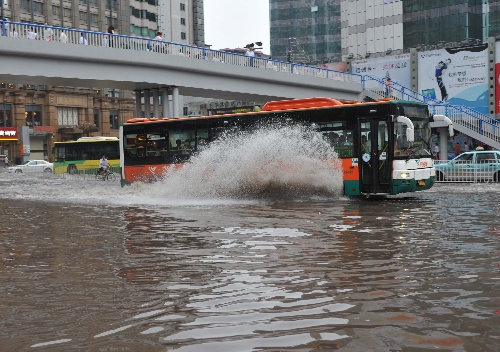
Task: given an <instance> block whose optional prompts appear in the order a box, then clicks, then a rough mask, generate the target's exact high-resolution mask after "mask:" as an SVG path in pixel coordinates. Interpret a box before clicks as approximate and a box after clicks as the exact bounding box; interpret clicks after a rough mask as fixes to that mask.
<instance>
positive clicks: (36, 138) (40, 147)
mask: <svg viewBox="0 0 500 352" xmlns="http://www.w3.org/2000/svg"><path fill="white" fill-rule="evenodd" d="M53 134H54V127H53V126H33V129H30V159H32V160H49V154H50V147H51V144H52V135H53Z"/></svg>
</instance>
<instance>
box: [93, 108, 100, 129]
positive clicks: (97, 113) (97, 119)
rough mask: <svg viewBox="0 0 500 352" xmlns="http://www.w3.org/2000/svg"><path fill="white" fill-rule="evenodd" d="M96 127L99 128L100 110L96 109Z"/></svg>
mask: <svg viewBox="0 0 500 352" xmlns="http://www.w3.org/2000/svg"><path fill="white" fill-rule="evenodd" d="M94 127H97V128H99V109H94Z"/></svg>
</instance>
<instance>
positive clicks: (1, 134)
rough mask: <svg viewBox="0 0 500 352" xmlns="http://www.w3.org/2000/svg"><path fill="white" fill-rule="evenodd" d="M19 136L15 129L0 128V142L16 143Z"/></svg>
mask: <svg viewBox="0 0 500 352" xmlns="http://www.w3.org/2000/svg"><path fill="white" fill-rule="evenodd" d="M17 140H19V136H18V134H17V128H15V127H0V141H17Z"/></svg>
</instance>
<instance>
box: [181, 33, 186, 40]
mask: <svg viewBox="0 0 500 352" xmlns="http://www.w3.org/2000/svg"><path fill="white" fill-rule="evenodd" d="M181 39H182V40H186V32H181Z"/></svg>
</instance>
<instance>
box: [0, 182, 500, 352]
mask: <svg viewBox="0 0 500 352" xmlns="http://www.w3.org/2000/svg"><path fill="white" fill-rule="evenodd" d="M0 176H1V179H0V186H1V190H2V192H1V196H0V220H1V222H2V230H1V233H2V235H1V244H2V245H1V247H0V248H1V249H0V257H1V267H0V269H1V270H0V279H1V282H2V285H1V286H0V316H1V328H0V351H203V352H208V351H334V350H340V351H359V352H364V351H430V350H439V351H498V350H500V329H499V326H500V315H499V314H500V301H499V297H500V273H499V260H498V258H499V244H498V243H499V239H500V221H499V214H500V185H498V184H477V185H474V184H461V185H450V184H448V185H437V186H436V187H434V188H433V189H431V190H430V191H427V192H424V193H416V194H411V195H406V196H402V197H396V198H392V199H382V200H355V199H347V198H343V197H339V196H330V197H323V198H321V197H318V196H314V197H311V198H309V199H307V198H302V199H301V200H296V201H292V200H290V199H279V198H274V199H248V198H247V199H234V198H233V199H223V198H213V199H208V198H202V199H182V198H172V197H169V196H168V194H169V191H168V189H164V187H165V186H164V185H162V184H161V182H159V183H156V184H143V185H141V184H136V185H133V186H132V187H125V188H121V187H120V185H119V182H115V183H108V182H98V181H92V180H82V179H78V178H74V179H70V178H65V179H63V178H58V177H56V176H49V177H43V178H39V177H30V176H24V175H21V176H18V175H9V174H6V173H2V174H0Z"/></svg>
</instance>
